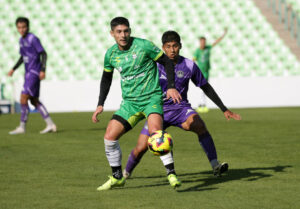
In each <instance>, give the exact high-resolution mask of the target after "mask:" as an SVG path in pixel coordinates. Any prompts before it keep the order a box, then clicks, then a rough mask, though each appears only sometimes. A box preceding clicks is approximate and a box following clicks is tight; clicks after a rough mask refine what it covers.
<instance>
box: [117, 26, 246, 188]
mask: <svg viewBox="0 0 300 209" xmlns="http://www.w3.org/2000/svg"><path fill="white" fill-rule="evenodd" d="M162 43H163V50H164V51H165V53H166V55H167V56H168V57H169V58H170V59H171V60H172V61H173V62H174V65H175V87H176V89H177V90H178V91H179V92H180V94H181V96H182V101H181V103H174V102H173V101H172V100H170V99H166V98H165V97H164V104H163V109H164V122H163V128H164V129H166V128H167V127H169V126H177V127H179V128H182V129H183V130H186V131H192V132H194V133H196V134H197V136H198V139H199V142H200V144H201V146H202V147H203V149H204V151H205V153H206V155H207V157H208V160H209V162H210V164H211V166H212V168H213V174H214V175H217V176H220V175H221V174H222V173H223V172H225V171H227V170H228V164H227V163H219V161H218V159H217V153H216V148H215V145H214V142H213V139H212V137H211V135H210V134H209V132H208V130H207V128H206V126H205V124H204V122H203V121H202V120H201V118H200V117H199V115H198V114H197V113H196V112H195V110H194V109H192V107H191V104H190V103H189V101H188V99H187V92H188V87H189V81H190V80H192V82H193V83H194V84H195V85H196V86H198V87H200V88H201V89H202V90H203V91H204V92H205V94H206V95H207V96H208V97H209V98H210V99H211V100H212V101H213V102H214V103H215V104H216V105H217V106H218V107H219V108H220V109H221V110H222V111H223V112H224V116H225V117H226V118H227V119H228V120H229V119H230V118H233V119H235V120H240V119H241V117H240V115H238V114H235V113H233V112H231V111H230V110H228V109H227V108H226V107H225V106H224V104H223V103H222V101H221V99H220V98H219V96H218V95H217V94H216V92H215V91H214V89H213V88H212V87H211V85H210V84H209V83H208V82H207V81H206V79H205V78H204V76H203V74H202V73H201V71H200V69H199V68H198V66H197V65H196V64H195V63H194V62H193V61H192V60H189V59H187V58H185V57H182V56H180V55H179V51H180V49H181V41H180V36H179V35H178V33H177V32H175V31H167V32H165V33H164V34H163V36H162ZM157 65H158V69H159V76H160V85H161V87H162V90H163V92H164V93H165V92H166V89H167V88H166V87H167V83H166V73H165V69H164V67H163V66H162V65H160V64H157ZM147 129H148V128H147V123H146V124H145V126H144V128H143V130H142V131H141V134H140V137H139V139H138V143H137V145H136V147H135V148H134V149H133V150H132V152H131V154H130V156H129V158H128V161H127V165H126V168H125V170H124V171H123V175H124V177H129V176H130V174H131V173H132V171H133V169H134V168H135V167H136V165H137V164H138V163H139V161H140V159H141V158H142V156H143V155H144V153H145V152H146V151H147V141H148V137H149V132H148V130H147ZM160 158H161V160H162V162H163V164H164V165H165V167H166V170H167V176H168V180H169V182H170V184H171V186H172V187H177V186H180V184H181V183H180V181H179V180H178V178H177V176H176V173H175V169H174V160H173V156H172V153H168V154H167V155H164V156H161V157H160Z"/></svg>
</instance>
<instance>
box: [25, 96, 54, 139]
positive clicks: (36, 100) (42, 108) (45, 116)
mask: <svg viewBox="0 0 300 209" xmlns="http://www.w3.org/2000/svg"><path fill="white" fill-rule="evenodd" d="M30 102H31V104H32V105H33V106H35V107H36V109H37V110H38V111H39V113H40V114H41V116H42V117H43V119H44V120H45V122H46V124H47V126H46V128H45V129H44V130H42V131H41V132H40V133H41V134H45V133H49V132H56V125H55V124H54V122H53V121H52V119H51V117H50V115H49V113H48V111H47V109H46V107H45V106H44V105H43V104H42V103H41V102H40V101H39V98H38V97H31V98H30Z"/></svg>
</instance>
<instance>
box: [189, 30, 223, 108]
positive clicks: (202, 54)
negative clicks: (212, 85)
mask: <svg viewBox="0 0 300 209" xmlns="http://www.w3.org/2000/svg"><path fill="white" fill-rule="evenodd" d="M226 34H227V29H226V28H225V31H224V34H223V35H222V36H221V37H220V38H218V39H217V40H216V41H215V42H214V43H213V44H212V45H206V38H205V37H203V36H202V37H200V38H199V42H200V47H199V48H197V49H196V51H195V53H194V57H193V61H194V62H196V63H197V65H198V66H199V68H200V69H201V72H202V74H203V76H204V78H205V79H206V80H207V81H208V79H209V71H210V51H211V49H212V47H214V46H216V45H217V44H218V43H219V42H220V41H221V40H222V39H223V38H224V37H225V35H226ZM196 111H197V112H199V113H206V112H208V108H207V107H206V99H205V95H204V94H203V92H202V94H201V103H200V105H199V107H198V108H197V109H196Z"/></svg>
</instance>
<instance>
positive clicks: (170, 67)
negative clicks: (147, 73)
mask: <svg viewBox="0 0 300 209" xmlns="http://www.w3.org/2000/svg"><path fill="white" fill-rule="evenodd" d="M156 62H158V63H159V64H161V65H163V66H164V68H165V71H166V74H167V80H168V91H167V99H169V98H170V97H171V98H172V99H173V102H174V103H176V102H178V103H180V100H181V99H182V98H181V95H180V94H179V92H178V91H177V90H176V88H175V70H174V64H173V62H172V61H171V60H170V59H169V58H168V56H167V55H165V54H164V53H163V54H162V55H161V56H160V57H159V58H158V59H157V60H156Z"/></svg>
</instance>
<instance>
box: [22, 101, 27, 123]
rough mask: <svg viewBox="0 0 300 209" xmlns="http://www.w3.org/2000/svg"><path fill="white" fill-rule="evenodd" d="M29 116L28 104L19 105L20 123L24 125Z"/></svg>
mask: <svg viewBox="0 0 300 209" xmlns="http://www.w3.org/2000/svg"><path fill="white" fill-rule="evenodd" d="M28 114H29V106H28V104H21V122H23V123H26V121H27V119H28Z"/></svg>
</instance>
